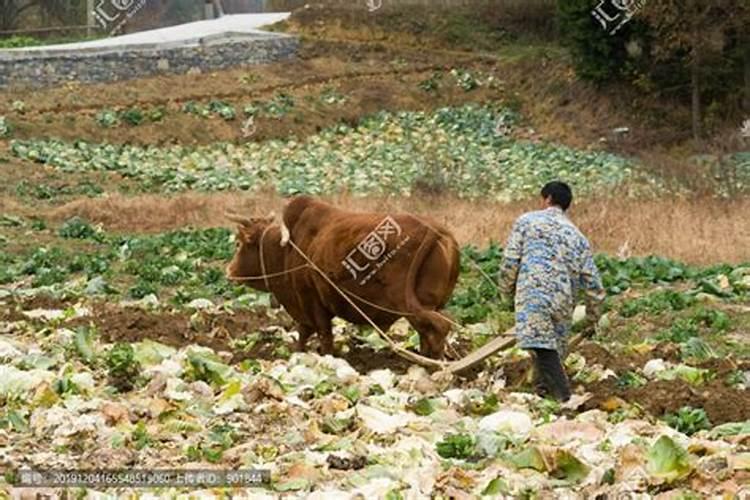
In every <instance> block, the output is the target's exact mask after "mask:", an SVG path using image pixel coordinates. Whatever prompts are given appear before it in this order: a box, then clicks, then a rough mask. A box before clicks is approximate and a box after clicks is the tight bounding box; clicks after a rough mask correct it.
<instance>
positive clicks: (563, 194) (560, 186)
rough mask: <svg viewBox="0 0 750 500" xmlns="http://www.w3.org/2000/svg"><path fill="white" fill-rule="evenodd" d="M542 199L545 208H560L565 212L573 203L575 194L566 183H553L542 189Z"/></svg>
mask: <svg viewBox="0 0 750 500" xmlns="http://www.w3.org/2000/svg"><path fill="white" fill-rule="evenodd" d="M542 199H544V206H545V207H560V208H562V209H563V211H565V210H567V209H568V207H569V206H570V203H571V202H572V201H573V192H572V191H571V190H570V186H568V185H567V184H565V183H564V182H560V181H553V182H549V183H547V184H545V186H544V187H543V188H542Z"/></svg>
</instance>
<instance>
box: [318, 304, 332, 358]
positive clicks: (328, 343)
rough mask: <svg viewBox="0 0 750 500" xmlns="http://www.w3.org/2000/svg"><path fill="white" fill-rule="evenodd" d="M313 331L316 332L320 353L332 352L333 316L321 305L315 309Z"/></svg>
mask: <svg viewBox="0 0 750 500" xmlns="http://www.w3.org/2000/svg"><path fill="white" fill-rule="evenodd" d="M314 314H315V331H317V332H318V340H319V341H320V353H321V354H333V325H332V320H333V317H332V316H330V315H329V314H328V312H327V311H325V310H324V309H323V308H322V307H318V308H316V309H315V313H314Z"/></svg>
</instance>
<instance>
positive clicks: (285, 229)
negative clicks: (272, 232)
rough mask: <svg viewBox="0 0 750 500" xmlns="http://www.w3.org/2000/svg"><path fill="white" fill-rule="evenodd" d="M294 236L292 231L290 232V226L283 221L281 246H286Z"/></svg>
mask: <svg viewBox="0 0 750 500" xmlns="http://www.w3.org/2000/svg"><path fill="white" fill-rule="evenodd" d="M291 238H292V235H291V233H290V232H289V228H288V227H286V224H284V222H283V221H282V222H281V246H282V247H285V246H286V245H287V243H289V240H290V239H291Z"/></svg>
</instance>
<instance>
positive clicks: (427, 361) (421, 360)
mask: <svg viewBox="0 0 750 500" xmlns="http://www.w3.org/2000/svg"><path fill="white" fill-rule="evenodd" d="M289 244H290V245H292V248H294V250H295V251H296V252H297V253H299V254H300V256H302V258H303V259H305V261H307V263H308V264H309V265H310V267H311V268H313V269H314V270H315V271H316V272H317V273H318V274H320V275H321V276H322V277H323V279H325V280H326V281H327V282H328V284H329V285H331V286H332V287H333V289H334V290H336V291H337V292H338V293H339V294H340V295H341V296H342V297H343V298H344V299H345V300H346V301H347V302H349V304H350V305H351V306H352V307H353V308H354V309H355V310H356V311H357V312H358V313H359V314H361V315H362V317H363V318H365V320H367V322H368V323H369V324H370V325H371V326H372V327H373V328H374V329H375V331H377V332H378V334H380V336H381V337H382V338H383V339H384V340H385V341H386V342H387V343H388V345H389V346H390V348H391V349H392V350H393V351H394V352H395V353H396V354H398V355H400V356H401V357H403V358H406V359H408V360H410V361H413V362H415V363H418V364H421V365H426V366H432V367H436V368H440V369H441V370H446V369H447V368H448V367H449V366H450V362H447V361H439V360H437V359H432V358H428V357H425V356H422V355H420V354H417V353H414V352H411V351H409V350H407V349H404V348H403V347H401V346H399V345H398V344H396V342H394V341H393V339H391V338H390V337H389V336H388V334H387V333H386V332H384V331H383V330H382V329H381V328H380V327H379V326H378V325H377V324H376V323H375V322H374V321H373V320H372V318H370V317H369V316H368V315H367V314H365V312H364V311H363V310H362V309H361V308H360V307H359V306H358V305H357V304H355V303H354V301H353V300H352V299H351V298H349V296H348V295H347V294H346V292H344V291H343V290H342V289H341V288H340V287H339V286H338V285H336V283H335V282H334V281H333V280H332V279H331V278H330V277H329V276H328V275H327V274H326V273H325V272H324V271H323V270H322V269H320V268H319V267H318V266H317V265H316V264H315V262H313V261H312V260H311V259H310V257H308V256H307V254H305V252H303V251H302V249H301V248H300V247H298V246H297V244H296V243H294V241H293V240H291V239H290V240H289Z"/></svg>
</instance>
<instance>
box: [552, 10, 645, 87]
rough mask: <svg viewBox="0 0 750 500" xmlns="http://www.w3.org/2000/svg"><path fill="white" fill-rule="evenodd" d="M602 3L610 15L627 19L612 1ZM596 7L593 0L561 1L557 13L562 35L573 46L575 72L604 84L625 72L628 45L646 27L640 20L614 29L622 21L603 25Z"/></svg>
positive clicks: (567, 43) (581, 76)
mask: <svg viewBox="0 0 750 500" xmlns="http://www.w3.org/2000/svg"><path fill="white" fill-rule="evenodd" d="M603 3H604V4H606V7H608V9H609V14H612V16H617V18H618V19H619V20H623V19H625V13H624V11H620V10H617V8H615V6H614V4H613V3H611V2H609V3H607V2H603ZM600 5H601V4H600ZM597 7H599V6H598V5H597V3H596V2H592V0H558V2H557V16H558V21H559V26H560V36H561V38H562V40H563V42H564V43H565V45H567V46H568V47H569V48H570V51H571V55H572V56H573V64H574V67H575V70H576V74H577V75H578V76H579V77H580V78H583V79H584V80H590V81H593V82H596V83H598V84H603V83H606V82H608V81H610V80H612V79H615V78H618V77H620V76H622V75H623V73H624V71H625V64H626V62H627V60H628V51H627V44H628V42H629V41H630V40H631V39H632V38H634V37H636V38H637V37H639V36H640V35H641V34H642V32H643V31H644V26H643V24H642V23H641V22H639V20H638V19H630V20H628V21H626V22H624V23H622V24H621V25H620V26H619V28H618V29H617V30H616V31H614V30H613V29H612V26H616V25H617V24H619V23H618V22H615V23H612V25H607V24H602V22H601V21H598V20H597V18H596V17H595V15H594V10H595V9H596V8H597ZM612 31H614V32H612Z"/></svg>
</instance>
